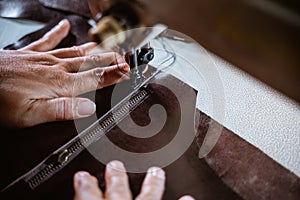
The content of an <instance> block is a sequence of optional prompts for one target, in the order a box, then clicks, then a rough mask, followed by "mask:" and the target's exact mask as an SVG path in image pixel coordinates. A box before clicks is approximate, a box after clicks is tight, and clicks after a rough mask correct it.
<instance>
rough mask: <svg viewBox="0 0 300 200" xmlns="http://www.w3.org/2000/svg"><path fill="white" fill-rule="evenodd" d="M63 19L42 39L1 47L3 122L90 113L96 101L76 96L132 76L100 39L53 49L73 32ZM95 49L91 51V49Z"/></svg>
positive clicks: (17, 123) (13, 123) (0, 107)
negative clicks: (17, 47) (12, 47)
mask: <svg viewBox="0 0 300 200" xmlns="http://www.w3.org/2000/svg"><path fill="white" fill-rule="evenodd" d="M69 29H70V23H69V22H68V21H67V20H63V21H61V22H60V23H59V24H58V25H57V26H55V27H54V28H53V29H52V30H51V31H49V32H48V33H47V34H45V35H44V36H43V37H42V38H41V39H39V40H38V41H36V42H34V43H32V44H30V45H28V46H26V47H24V48H22V49H20V50H11V51H8V50H3V51H0V71H1V74H0V95H1V98H0V112H1V116H0V124H1V125H2V126H8V127H14V128H16V127H29V126H33V125H36V124H40V123H44V122H50V121H57V120H71V119H76V118H81V117H86V116H89V115H91V114H93V113H94V112H95V104H94V102H92V101H90V100H89V99H87V98H79V97H76V96H78V95H80V94H83V93H86V92H89V91H93V90H96V89H99V88H103V87H106V86H108V85H112V84H115V83H117V82H119V81H122V80H125V79H128V78H129V76H128V72H129V66H128V64H127V63H126V62H125V60H124V58H123V57H121V56H120V55H118V54H116V53H114V52H103V51H101V50H96V51H95V49H97V48H96V47H97V44H96V43H86V44H83V45H81V46H76V47H71V48H62V49H56V50H51V49H52V48H54V47H56V46H57V44H58V43H59V42H60V41H61V40H62V39H63V38H64V37H66V35H67V34H68V32H69ZM91 52H92V53H91Z"/></svg>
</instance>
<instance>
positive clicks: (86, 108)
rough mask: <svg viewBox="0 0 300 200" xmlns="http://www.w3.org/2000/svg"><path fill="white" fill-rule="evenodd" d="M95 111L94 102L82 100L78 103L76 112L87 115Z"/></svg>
mask: <svg viewBox="0 0 300 200" xmlns="http://www.w3.org/2000/svg"><path fill="white" fill-rule="evenodd" d="M95 111H96V104H95V103H94V102H92V101H83V102H80V103H79V105H78V114H79V115H81V116H88V115H91V114H93V113H94V112H95Z"/></svg>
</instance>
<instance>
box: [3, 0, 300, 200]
mask: <svg viewBox="0 0 300 200" xmlns="http://www.w3.org/2000/svg"><path fill="white" fill-rule="evenodd" d="M4 2H5V4H4ZM19 2H20V4H19ZM26 2H28V1H15V0H11V1H0V14H1V15H2V14H3V8H4V5H5V9H8V8H9V7H10V8H14V6H16V5H17V6H21V7H20V8H22V9H23V11H22V12H20V13H19V14H20V15H18V17H21V18H27V17H28V18H30V19H33V20H37V21H44V22H45V21H47V20H48V18H49V16H48V14H49V12H50V11H49V10H47V8H44V7H43V6H42V7H41V6H40V5H38V4H37V1H32V2H33V3H32V2H31V1H30V2H31V4H29V3H26ZM29 8H30V9H29ZM22 9H21V10H22ZM28 9H29V10H30V12H28ZM45 9H46V10H45ZM37 10H39V11H38V12H39V14H38V15H36V13H37ZM51 13H52V14H53V13H54V15H53V16H52V17H53V18H54V19H56V20H57V21H58V18H61V17H65V15H64V13H63V14H62V13H61V12H57V11H53V12H52V11H51ZM29 16H30V17H29ZM68 17H72V20H74V21H75V22H74V23H73V24H72V25H73V26H72V30H74V31H72V34H73V35H74V38H69V39H66V41H64V42H65V44H64V45H62V46H73V45H75V44H79V43H83V42H84V41H87V40H88V39H87V35H86V34H87V30H88V25H87V24H86V21H85V19H84V18H82V17H81V16H77V15H69V16H68ZM72 20H70V21H71V23H72ZM55 23H56V22H55ZM55 23H54V22H53V23H50V24H51V25H49V27H48V28H51V27H52V26H53V25H54V24H55ZM43 31H44V32H45V31H46V29H45V30H43ZM39 34H40V36H41V35H42V34H43V32H40V33H39ZM75 36H76V37H75ZM38 37H39V36H37V35H34V34H32V35H30V36H29V37H28V38H29V39H28V38H27V37H25V38H23V39H22V40H21V41H23V40H24V41H25V42H24V43H22V42H21V44H20V45H16V47H15V48H20V47H22V46H24V45H26V44H28V43H29V42H30V41H33V40H34V39H37V38H38ZM157 81H162V82H164V81H171V82H172V83H174V84H179V86H180V87H179V88H181V89H182V92H183V94H186V95H185V96H186V100H187V101H188V102H190V101H191V102H190V104H191V105H190V106H191V107H193V108H194V106H195V105H194V104H195V102H194V101H195V99H190V98H188V97H189V95H188V94H190V93H191V94H192V93H193V91H192V90H191V88H189V87H187V86H186V85H183V86H182V85H181V82H180V81H178V80H177V79H175V78H174V77H171V76H166V77H161V79H160V80H157ZM124 84H128V82H127V83H124ZM128 88H129V85H128ZM112 90H113V87H108V88H104V89H101V90H99V91H97V93H96V104H97V115H98V116H102V115H103V114H104V113H105V112H107V111H108V110H109V108H110V106H109V105H110V96H111V92H112ZM161 91H166V90H165V89H162V88H157V87H156V88H155V87H154V94H153V95H152V97H151V98H149V99H148V100H147V101H145V102H144V103H143V104H142V105H140V106H139V107H138V108H137V109H136V110H135V111H133V112H132V117H133V119H135V120H137V122H139V123H140V124H141V125H143V124H144V125H145V124H147V123H148V122H149V118H148V116H147V112H148V108H149V106H150V105H152V104H153V103H155V102H157V103H163V104H164V105H165V106H166V107H167V108H168V109H169V117H170V119H169V120H171V119H172V120H175V121H176V119H177V118H176V116H177V117H178V112H177V111H176V110H178V104H176V103H175V102H176V101H175V99H174V98H171V97H170V98H169V97H168V96H164V93H163V92H161ZM166 94H168V92H166ZM89 95H91V94H86V96H89ZM125 95H126V92H124V94H123V96H125ZM200 95H201V94H200ZM121 97H122V95H121V96H120V99H121ZM170 111H172V112H170ZM199 113H200V111H198V114H199ZM177 120H178V119H177ZM81 121H82V122H83V123H86V125H88V124H89V119H83V120H81ZM125 121H126V120H125ZM198 121H199V125H198V133H197V138H196V139H195V140H194V141H193V143H192V144H191V146H190V147H189V148H188V150H187V151H186V152H185V153H184V154H183V155H182V156H181V157H180V158H179V159H178V160H176V161H175V162H173V163H172V164H171V165H169V166H167V167H165V170H166V172H167V184H166V187H167V188H166V192H165V196H164V198H165V199H176V198H178V197H179V196H181V195H183V194H192V195H194V196H195V197H196V198H198V199H239V198H240V197H243V198H245V199H257V198H259V199H282V198H283V197H284V198H285V199H299V197H300V194H299V191H300V183H299V178H298V177H297V176H296V175H295V174H293V173H291V172H290V171H288V170H287V169H285V168H284V167H282V166H281V165H279V164H278V163H276V162H275V161H273V160H272V159H271V158H269V157H268V156H267V155H265V154H264V153H263V152H261V151H260V150H259V149H257V148H255V147H254V146H252V145H251V144H249V143H248V142H246V141H245V140H243V139H241V138H240V137H238V136H237V135H235V134H234V133H233V132H231V131H229V130H227V129H226V128H224V127H222V126H221V125H219V128H221V129H222V134H221V136H220V138H219V140H218V143H217V144H216V146H215V147H214V148H213V150H212V151H211V152H210V153H209V154H208V155H207V156H206V157H205V158H203V159H199V157H198V152H199V146H201V144H202V141H203V138H204V137H205V135H206V134H207V128H208V126H209V125H210V124H213V123H216V122H215V121H214V120H212V119H210V118H209V117H208V116H206V115H205V114H204V113H201V114H200V118H199V119H198V120H197V121H196V122H198ZM123 123H125V122H123ZM169 123H171V124H172V126H174V124H176V123H174V122H173V121H171V122H169ZM172 126H170V127H172ZM172 134H174V133H172V132H163V133H161V134H158V135H157V136H155V137H152V138H148V139H137V138H133V137H131V136H128V135H126V134H125V133H123V132H122V131H120V130H119V129H118V128H117V127H116V128H114V129H113V130H111V132H110V133H109V134H108V136H109V138H110V140H111V141H113V142H114V143H115V144H117V145H118V146H120V147H122V148H124V149H126V150H130V151H136V152H149V151H153V150H155V149H159V148H161V147H163V146H164V145H165V144H166V143H168V142H169V141H171V140H172V138H173V135H172ZM76 135H77V132H76V129H75V126H74V122H72V121H68V122H55V123H47V124H42V125H39V126H35V127H31V128H27V129H22V130H5V129H1V136H2V138H1V145H0V152H1V167H0V169H1V171H0V173H1V185H0V187H1V188H3V187H5V186H6V185H7V184H9V183H10V182H11V181H13V180H14V179H16V178H18V177H19V176H21V175H22V174H24V173H25V172H27V171H28V170H30V169H32V168H33V167H34V166H35V165H37V164H38V163H39V162H41V161H42V160H43V159H44V158H45V157H47V156H48V155H49V154H50V153H52V152H53V151H54V150H56V149H58V148H59V147H60V146H62V145H63V144H65V143H66V142H68V141H69V140H70V139H71V138H73V137H75V136H76ZM99 142H101V141H99ZM78 170H88V171H89V172H91V173H92V174H94V175H96V176H97V177H98V179H99V180H100V181H99V183H100V186H101V187H102V188H104V187H105V185H104V184H103V172H104V165H103V164H101V163H100V162H98V161H97V160H96V159H95V158H94V157H93V156H91V155H90V154H89V153H88V151H84V152H82V153H81V154H80V155H79V156H78V157H77V158H76V159H74V160H73V161H72V162H71V163H70V164H69V165H68V166H67V167H65V168H64V169H63V170H61V171H60V172H58V173H57V174H56V175H55V177H53V178H51V179H49V180H48V181H47V182H45V183H44V184H42V185H41V187H39V188H38V189H37V190H36V191H35V192H32V191H30V189H29V188H28V187H26V185H25V187H24V184H23V185H22V184H20V185H19V188H16V189H15V190H13V191H12V193H11V194H12V195H17V196H18V195H19V197H20V198H21V199H24V198H25V197H28V198H29V197H30V196H31V195H32V198H33V199H34V198H37V199H48V198H49V199H51V198H52V199H53V198H55V199H66V198H68V199H71V198H72V196H73V189H72V176H73V174H74V173H75V172H76V171H78ZM143 177H144V174H132V173H131V174H130V180H131V188H132V189H133V193H134V195H136V194H137V193H138V191H139V189H140V184H141V181H142V179H143ZM1 196H3V197H5V199H15V198H13V197H12V196H7V193H1ZM41 196H42V197H41ZM1 199H4V198H1Z"/></svg>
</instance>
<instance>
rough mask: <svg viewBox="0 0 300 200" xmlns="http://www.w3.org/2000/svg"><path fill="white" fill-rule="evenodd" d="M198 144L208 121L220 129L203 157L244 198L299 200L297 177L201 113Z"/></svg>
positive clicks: (299, 190)
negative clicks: (211, 147) (211, 148)
mask: <svg viewBox="0 0 300 200" xmlns="http://www.w3.org/2000/svg"><path fill="white" fill-rule="evenodd" d="M200 115H201V120H200V125H199V127H198V134H199V137H198V144H199V146H200V145H201V144H202V143H203V140H204V136H205V135H206V133H207V131H208V127H209V125H211V124H214V123H215V124H216V126H219V127H220V128H221V129H222V133H221V136H220V138H219V140H218V142H217V143H216V145H215V146H214V148H213V150H212V151H211V152H210V153H209V154H208V155H207V156H206V157H205V161H206V162H207V164H208V165H209V166H210V167H211V168H212V169H213V170H214V171H215V172H216V173H217V174H218V176H219V177H220V178H221V179H222V180H223V181H224V182H225V183H226V184H227V185H228V186H229V187H230V188H232V189H233V190H234V191H235V192H237V193H238V194H240V195H241V196H242V197H243V198H244V199H299V197H300V178H299V177H297V176H296V175H295V174H293V173H292V172H290V171H289V170H287V169H286V168H284V167H283V166H281V165H280V164H278V163H277V162H275V161H274V160H272V159H271V158H270V157H268V156H267V155H266V154H264V153H263V152H262V151H260V150H259V149H258V148H256V147H254V146H253V145H251V144H250V143H248V142H247V141H245V140H244V139H242V138H241V137H239V136H238V135H236V134H234V133H233V132H231V131H230V130H228V129H226V128H225V127H222V126H221V125H220V124H218V123H217V122H215V121H214V120H213V119H211V118H209V117H208V116H206V115H205V114H203V113H201V114H200Z"/></svg>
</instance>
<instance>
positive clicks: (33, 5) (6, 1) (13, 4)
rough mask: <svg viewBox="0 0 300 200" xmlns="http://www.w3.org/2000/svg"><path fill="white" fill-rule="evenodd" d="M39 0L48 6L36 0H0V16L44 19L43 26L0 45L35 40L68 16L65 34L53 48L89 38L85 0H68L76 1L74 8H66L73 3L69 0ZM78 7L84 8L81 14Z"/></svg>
mask: <svg viewBox="0 0 300 200" xmlns="http://www.w3.org/2000/svg"><path fill="white" fill-rule="evenodd" d="M42 2H43V3H44V4H45V5H47V6H49V8H46V7H45V6H43V5H42V4H41V3H40V2H39V0H30V1H26V0H21V1H18V0H11V1H10V0H3V1H0V16H1V17H5V18H13V19H26V20H32V21H38V22H43V23H46V26H45V27H44V28H43V29H40V30H38V31H35V32H33V33H30V34H27V35H25V36H24V37H22V38H21V39H20V40H19V41H17V42H15V43H14V44H11V45H8V46H6V47H5V48H4V49H9V50H15V49H19V48H22V47H24V46H26V45H28V44H30V43H32V42H34V41H36V40H37V39H39V38H41V37H42V36H43V35H44V34H45V33H46V32H47V31H49V30H50V29H51V28H52V27H54V26H55V25H56V24H57V23H58V22H59V21H60V20H62V19H68V20H69V21H70V24H71V30H70V33H69V34H68V35H67V37H66V38H65V39H64V40H63V41H62V42H61V43H60V44H58V46H57V47H56V48H63V47H71V46H74V45H81V44H83V43H86V42H89V41H90V40H89V39H88V30H89V29H90V27H91V26H90V25H89V24H88V22H87V20H88V19H87V18H86V17H87V13H88V11H89V8H88V5H87V1H80V0H72V3H74V5H76V6H75V8H77V10H74V11H73V12H69V11H70V10H72V8H73V4H71V3H70V2H69V1H58V0H57V1H42ZM65 6H67V7H65ZM58 8H61V9H58ZM63 8H65V9H66V10H68V12H63V11H62V10H64V9H63ZM79 8H81V9H79ZM77 11H78V12H77ZM79 11H80V12H84V13H85V14H83V13H80V12H79ZM74 13H75V14H74Z"/></svg>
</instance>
